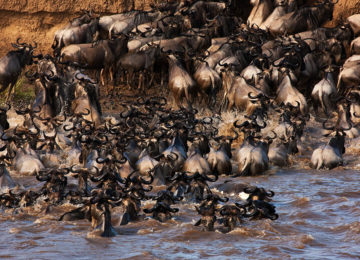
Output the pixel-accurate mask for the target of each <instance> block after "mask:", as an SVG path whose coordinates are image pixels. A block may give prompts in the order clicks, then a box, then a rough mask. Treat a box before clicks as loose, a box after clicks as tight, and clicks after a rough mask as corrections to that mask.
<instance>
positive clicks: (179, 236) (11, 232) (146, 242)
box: [0, 129, 360, 259]
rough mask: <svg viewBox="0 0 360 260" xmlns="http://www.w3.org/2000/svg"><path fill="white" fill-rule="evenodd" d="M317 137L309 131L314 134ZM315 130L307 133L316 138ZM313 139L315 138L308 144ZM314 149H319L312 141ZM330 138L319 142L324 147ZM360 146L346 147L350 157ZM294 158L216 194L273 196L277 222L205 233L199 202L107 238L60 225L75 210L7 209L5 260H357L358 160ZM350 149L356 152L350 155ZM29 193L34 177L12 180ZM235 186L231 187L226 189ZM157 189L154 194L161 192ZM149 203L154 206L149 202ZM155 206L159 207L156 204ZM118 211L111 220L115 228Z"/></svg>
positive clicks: (1, 245)
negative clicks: (325, 166)
mask: <svg viewBox="0 0 360 260" xmlns="http://www.w3.org/2000/svg"><path fill="white" fill-rule="evenodd" d="M310 130H311V129H310ZM310 130H309V129H308V130H307V132H306V133H305V137H306V135H309V133H311V131H310ZM309 140H310V139H309ZM309 140H308V144H310V145H311V144H312V145H316V144H315V142H314V140H315V139H312V140H310V141H309ZM323 141H325V139H321V140H317V142H323ZM357 144H359V141H358V140H356V139H354V140H347V148H348V150H347V151H350V152H351V151H352V150H351V149H353V148H354V147H356V146H358V145H357ZM306 147H307V146H305V148H304V151H303V154H302V155H297V156H295V157H294V158H293V163H292V165H291V167H290V168H277V167H272V168H271V169H270V170H269V171H267V172H266V174H264V175H261V176H256V177H238V178H231V177H221V178H219V180H218V181H217V182H216V183H212V184H211V187H212V190H213V191H214V192H218V193H219V194H221V193H222V194H223V196H227V197H229V198H230V202H236V201H240V197H239V193H238V192H237V188H236V187H237V186H238V185H239V184H250V185H256V186H260V187H264V188H266V189H270V190H273V191H274V192H275V197H274V198H273V202H272V203H273V204H274V205H275V206H276V211H277V213H278V214H279V218H278V219H277V220H275V221H272V220H269V219H265V220H248V219H245V220H244V222H243V223H242V224H241V225H238V227H237V228H236V229H235V230H233V231H231V232H230V233H222V232H221V228H219V227H216V231H215V232H207V231H203V230H202V229H201V228H200V227H195V226H194V223H195V222H196V221H197V220H198V219H199V215H198V214H197V213H196V211H195V208H194V204H193V203H186V202H180V203H179V204H177V205H176V207H178V208H180V211H179V213H175V214H174V218H173V219H172V220H170V221H168V222H166V223H160V222H158V221H156V220H153V219H151V218H145V219H143V220H141V221H138V222H135V223H130V224H128V225H126V226H116V227H115V229H116V231H117V232H118V235H117V236H116V237H113V238H101V237H100V236H99V234H97V233H96V232H92V231H91V227H90V223H89V222H88V221H87V220H82V221H73V222H65V221H64V222H59V221H58V218H59V216H60V215H61V214H62V213H64V212H66V211H68V210H70V209H73V208H74V206H71V205H61V206H57V207H52V208H48V209H47V207H46V204H45V203H44V204H42V203H39V204H38V205H37V206H35V207H31V208H21V209H16V210H2V212H1V214H0V232H1V236H0V258H17V259H50V258H53V257H61V258H76V259H88V258H93V259H119V258H121V259H199V258H213V259H271V258H274V259H287V258H302V259H335V258H337V259H357V258H359V256H360V246H359V243H360V186H359V182H360V171H359V170H357V169H358V168H359V163H360V160H359V159H358V157H357V155H356V153H349V154H345V156H344V159H345V162H346V164H345V166H343V167H339V168H336V169H334V170H331V171H328V170H322V171H315V170H311V169H310V168H309V167H308V166H307V165H308V158H309V156H310V155H311V150H307V148H306ZM349 147H350V148H349ZM12 175H13V177H14V179H15V180H16V181H17V182H19V183H20V184H22V185H23V186H24V187H27V186H28V187H29V186H33V185H40V184H39V183H38V182H37V181H36V180H35V177H33V176H30V177H23V176H19V175H17V174H16V173H12ZM227 180H230V182H227V183H226V184H224V182H226V181H227ZM160 189H161V188H157V189H155V191H156V190H160ZM146 203H148V202H146ZM151 203H153V202H151ZM116 218H117V217H116V212H114V214H113V221H116V220H117V219H116Z"/></svg>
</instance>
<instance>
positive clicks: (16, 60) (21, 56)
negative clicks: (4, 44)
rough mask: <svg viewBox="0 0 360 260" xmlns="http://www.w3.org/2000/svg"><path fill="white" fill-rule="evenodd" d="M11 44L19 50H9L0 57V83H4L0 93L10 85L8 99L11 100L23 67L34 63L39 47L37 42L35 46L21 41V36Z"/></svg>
mask: <svg viewBox="0 0 360 260" xmlns="http://www.w3.org/2000/svg"><path fill="white" fill-rule="evenodd" d="M11 45H12V46H13V47H14V48H16V49H17V50H15V51H10V52H8V54H6V56H5V57H2V58H1V59H0V84H1V85H2V88H0V93H1V92H3V91H5V90H6V88H7V87H9V91H8V95H7V98H6V101H9V99H10V95H11V91H12V89H13V87H14V86H15V83H16V82H17V80H18V78H19V76H20V74H21V72H22V69H23V68H24V67H25V66H26V65H31V64H32V62H33V58H34V57H35V56H33V52H34V49H35V48H36V47H37V44H36V42H35V46H32V45H31V44H26V43H20V38H18V39H17V40H16V43H12V44H11ZM9 85H10V86H9Z"/></svg>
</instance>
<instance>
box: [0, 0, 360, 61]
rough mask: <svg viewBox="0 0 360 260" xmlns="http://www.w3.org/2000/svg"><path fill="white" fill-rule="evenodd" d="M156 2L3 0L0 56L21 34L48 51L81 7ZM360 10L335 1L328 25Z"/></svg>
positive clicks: (108, 8)
mask: <svg viewBox="0 0 360 260" xmlns="http://www.w3.org/2000/svg"><path fill="white" fill-rule="evenodd" d="M234 1H236V0H234ZM249 1H250V0H246V1H244V2H243V1H240V0H238V2H236V4H235V5H236V6H237V7H242V6H243V5H245V6H246V5H248V2H249ZM154 2H155V3H156V2H160V0H123V1H118V0H97V1H93V0H51V1H48V0H0V35H1V39H2V40H1V41H0V57H1V56H3V55H4V54H6V53H7V52H8V51H9V50H10V49H12V47H11V45H10V43H11V42H15V41H16V39H17V38H18V37H21V38H22V39H23V40H24V41H26V42H30V41H32V40H36V41H37V42H38V44H39V50H41V51H42V52H43V53H47V52H49V51H50V46H51V43H52V41H53V35H54V32H55V31H56V30H58V29H59V28H61V27H63V26H64V25H65V24H66V23H67V22H68V21H69V20H70V19H72V18H74V17H75V16H77V15H78V14H79V13H80V12H81V10H84V9H86V10H89V9H92V10H94V11H95V12H96V13H99V14H112V13H119V12H123V11H126V10H130V9H132V8H135V9H145V10H146V9H149V6H150V3H154ZM307 2H314V1H313V0H310V1H307ZM240 3H241V4H240ZM244 9H245V11H244ZM238 10H239V15H246V13H247V8H238ZM358 12H360V2H359V1H357V0H351V1H348V0H339V2H338V3H337V4H336V5H335V9H334V20H333V21H332V22H330V23H328V25H329V26H333V25H334V24H336V23H338V22H339V21H341V20H343V19H345V18H346V17H347V16H349V15H351V14H354V13H358Z"/></svg>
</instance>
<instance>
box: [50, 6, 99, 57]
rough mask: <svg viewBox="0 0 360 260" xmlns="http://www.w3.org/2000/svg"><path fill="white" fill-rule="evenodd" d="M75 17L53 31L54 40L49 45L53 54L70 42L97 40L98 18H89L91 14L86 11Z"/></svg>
mask: <svg viewBox="0 0 360 260" xmlns="http://www.w3.org/2000/svg"><path fill="white" fill-rule="evenodd" d="M76 19H77V20H76ZM76 19H75V21H73V22H70V23H69V24H68V25H67V26H66V27H65V28H63V29H60V30H58V31H56V32H55V36H54V42H53V44H52V46H51V47H52V48H53V49H54V53H55V54H58V53H59V52H60V50H61V49H62V48H63V47H65V46H68V45H70V44H78V43H91V42H93V41H94V40H97V38H98V26H99V18H91V14H90V13H86V14H84V15H83V16H81V17H79V18H76ZM76 21H77V22H76Z"/></svg>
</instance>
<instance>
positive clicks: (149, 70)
mask: <svg viewBox="0 0 360 260" xmlns="http://www.w3.org/2000/svg"><path fill="white" fill-rule="evenodd" d="M305 2H306V1H302V0H298V1H295V0H257V1H256V0H255V1H253V0H251V1H250V4H251V6H252V8H251V11H250V13H249V15H248V17H247V19H243V18H241V17H240V16H239V15H237V13H236V10H237V9H238V8H241V2H240V1H235V0H229V1H221V0H219V1H179V2H167V3H165V2H164V3H159V4H154V5H152V6H151V10H148V11H144V10H135V9H134V10H130V11H128V12H123V13H118V14H113V15H103V14H101V13H95V12H94V11H92V10H85V11H83V12H82V13H81V14H79V16H78V17H76V18H74V19H73V20H71V21H69V22H68V24H67V25H66V26H65V27H63V28H62V29H60V30H58V31H56V32H55V34H54V38H53V44H52V45H51V49H52V51H51V52H49V53H46V54H44V53H41V52H40V51H38V49H37V47H38V44H37V42H36V39H35V40H34V41H33V42H24V41H23V40H22V39H21V38H20V37H19V38H17V40H16V41H15V42H12V43H9V45H11V46H12V48H13V50H12V51H10V52H8V53H7V54H6V56H4V57H2V58H1V59H0V83H1V88H0V92H1V96H2V101H3V105H2V106H1V107H0V136H1V140H0V158H1V161H0V191H1V192H0V209H1V212H2V213H1V214H2V217H1V221H2V222H4V223H6V222H7V221H10V218H11V219H12V221H14V219H18V220H20V219H28V221H32V222H34V223H45V222H46V223H47V225H51V226H52V228H53V229H56V228H59V227H64V226H65V227H67V226H68V225H71V226H72V227H73V228H71V233H76V232H80V234H81V236H85V237H87V238H91V239H95V240H96V239H101V238H102V237H106V238H109V237H111V238H112V239H116V237H122V236H123V237H124V236H125V237H129V236H130V235H137V236H138V238H136V241H137V239H141V236H146V235H147V234H148V233H151V232H156V233H159V234H158V235H159V237H160V239H161V233H162V232H167V233H168V234H167V235H165V236H170V235H169V234H171V229H174V230H176V232H182V231H179V230H181V229H186V231H184V232H185V233H190V234H188V235H185V234H183V235H182V236H181V235H180V236H179V238H180V240H190V241H191V240H192V239H196V240H197V239H200V237H203V236H204V237H206V236H209V237H211V238H212V239H218V240H220V241H221V240H222V241H223V242H224V243H225V244H226V245H227V246H229V244H231V243H232V242H231V241H232V240H235V239H236V240H239V237H240V238H241V239H240V240H246V239H247V240H249V241H247V242H246V243H247V244H249V243H257V239H259V240H261V239H262V237H263V236H268V238H267V239H268V240H271V239H274V238H275V237H279V239H280V240H284V239H286V238H284V237H282V238H281V233H282V232H285V233H287V235H289V233H291V231H284V230H282V229H281V226H282V223H284V222H286V225H287V228H288V229H291V228H293V229H294V227H293V226H294V225H295V226H296V225H298V224H297V222H296V221H295V220H294V216H297V218H296V219H297V221H298V222H299V221H300V220H299V216H301V217H300V219H301V221H305V222H306V219H307V216H308V215H310V216H309V218H310V219H311V220H312V221H314V219H313V218H316V217H314V216H311V211H313V210H314V208H313V207H315V206H313V207H311V203H312V198H311V195H310V193H311V192H310V191H306V192H305V191H304V190H305V187H306V189H309V187H308V185H310V183H311V181H309V178H312V177H311V176H321V177H318V178H320V179H321V180H318V181H316V180H312V181H313V184H316V185H317V184H318V183H317V182H319V183H320V182H322V183H321V185H322V186H321V192H322V193H321V194H319V193H316V194H315V195H313V196H314V199H315V200H316V199H317V198H316V197H318V196H324V197H326V196H332V193H339V192H341V191H342V190H346V191H347V192H349V194H343V195H342V196H341V198H343V199H344V200H347V202H348V204H349V205H351V210H353V211H349V212H351V213H349V214H350V215H352V217H353V219H356V218H357V220H356V221H355V220H354V221H353V222H352V223H345V224H346V225H353V226H352V227H350V228H349V229H351V228H352V229H356V230H357V231H353V232H355V234H356V235H355V236H356V239H357V240H356V241H360V236H359V234H360V232H359V230H360V224H359V216H360V210H359V201H356V199H358V198H359V197H360V196H359V195H360V193H359V190H358V188H357V187H354V183H353V182H355V180H356V178H358V173H359V172H357V171H356V167H359V164H360V161H358V160H357V152H358V151H359V150H358V149H359V145H358V144H359V138H360V137H359V136H360V128H359V125H358V124H359V122H360V119H359V118H360V92H359V91H360V88H359V84H360V75H359V73H358V70H359V69H360V68H359V62H358V61H359V60H360V56H359V54H360V47H359V46H360V44H359V39H358V38H357V36H358V35H359V34H360V15H358V14H355V15H352V16H349V17H347V18H344V19H343V21H342V23H340V24H338V25H336V26H333V27H324V26H323V25H324V23H326V22H328V21H330V20H332V18H333V9H334V6H335V5H336V4H337V1H336V0H335V1H332V0H320V1H318V2H316V3H315V2H314V3H310V4H309V3H305ZM20 78H25V79H26V81H27V82H29V84H30V85H31V86H32V90H33V92H34V95H35V97H34V99H33V100H32V101H31V102H30V103H29V104H23V103H21V102H20V104H19V103H18V102H16V101H15V100H14V96H15V95H16V93H15V92H16V84H17V82H18V81H19V80H20ZM349 169H350V172H351V174H352V175H353V178H354V180H353V182H352V183H350V184H349V183H346V182H344V183H342V184H341V185H340V186H336V187H335V188H334V187H333V185H334V184H333V183H331V182H332V181H334V179H335V181H334V182H335V183H336V182H338V180H337V179H336V178H338V175H340V176H341V178H343V177H344V175H345V174H346V172H347V171H348V170H349ZM301 171H306V172H307V175H306V176H305V177H304V179H305V180H301V175H302V174H303V173H301ZM284 172H285V173H286V174H284ZM289 172H291V174H289ZM295 175H297V176H295ZM326 175H329V176H328V178H329V180H328V181H325V180H326V178H327V177H326ZM314 178H315V177H314ZM270 179H271V180H270ZM285 179H286V181H285ZM302 181H304V183H303V184H301V182H302ZM284 183H285V184H284ZM316 185H315V186H316ZM294 186H298V187H294ZM290 187H292V188H290ZM310 188H311V187H310ZM284 189H286V190H284ZM339 190H341V191H339ZM316 192H320V191H316ZM325 193H326V194H327V195H326V194H325ZM279 194H280V196H279ZM324 194H325V195H324ZM291 196H295V197H296V198H297V199H296V200H295V201H293V202H291V203H290V204H291V205H292V207H293V208H290V207H289V205H287V204H288V203H289V202H288V200H289V198H287V197H291ZM347 196H349V197H350V198H347ZM279 197H280V198H279ZM317 203H318V202H317ZM326 203H328V202H326ZM332 203H338V204H339V203H340V202H339V201H337V202H336V201H335V198H334V201H332ZM296 204H302V205H300V208H297V206H298V205H296ZM304 204H306V205H305V206H304ZM348 204H346V203H345V205H342V206H341V205H340V207H339V208H338V209H334V208H332V211H335V210H336V211H337V210H339V211H341V210H345V211H348V210H350V209H348V208H347V207H350V206H349V205H348ZM303 206H304V207H303ZM317 207H319V206H318V205H317ZM323 207H326V206H325V205H324V206H323ZM315 208H316V207H315ZM341 208H342V209H341ZM290 210H291V212H290ZM324 210H326V209H324ZM332 211H330V212H328V213H327V214H332V213H331V212H332ZM297 214H301V215H297ZM289 218H290V219H291V220H289ZM318 218H321V215H319V216H318ZM284 219H286V221H285V220H284ZM334 219H336V218H334ZM329 221H330V220H329ZM332 221H338V220H337V219H336V220H332ZM339 221H345V220H339ZM295 222H296V223H295ZM315 222H316V221H315ZM79 223H81V224H79ZM289 223H292V225H290V224H289ZM339 224H340V223H339ZM21 225H23V223H22V224H21ZM79 225H80V227H79ZM273 225H276V227H277V228H273ZM301 225H302V227H303V226H306V224H304V223H303V224H301ZM308 225H309V226H310V225H313V224H308ZM317 225H318V226H321V225H325V224H324V223H318V224H317ZM328 225H329V224H328ZM354 225H355V227H354ZM151 226H156V227H157V228H156V231H154V229H153V228H151ZM76 227H79V229H80V230H81V231H76ZM290 227H291V228H290ZM29 228H30V227H29ZM323 228H326V227H325V226H324V227H323ZM150 229H151V230H152V231H150ZM164 229H166V231H164ZM299 229H300V228H299ZM304 229H306V228H304ZM14 230H19V231H14ZM6 232H8V233H10V234H11V233H22V231H21V229H17V228H15V227H14V228H13V229H12V232H9V231H6ZM184 232H183V233H184ZM194 232H196V235H193V233H194ZM293 232H295V231H293ZM302 232H303V233H302V235H299V237H297V238H295V239H294V242H293V243H295V244H296V245H295V246H294V248H296V250H300V249H302V248H306V247H309V248H312V247H315V248H316V250H319V249H318V248H321V244H324V243H327V242H326V240H324V241H321V239H319V241H317V239H315V238H314V237H315V236H316V235H315V234H310V235H309V234H308V233H307V232H310V231H304V230H302ZM304 232H305V235H304ZM212 233H215V235H209V234H212ZM268 233H272V234H271V235H269V234H268ZM325 233H326V232H325ZM194 234H195V233H194ZM261 234H262V235H261ZM274 234H275V235H274ZM353 234H354V233H353ZM173 235H174V234H173ZM76 236H79V235H78V233H76ZM187 236H189V237H188V238H186V237H187ZM294 236H297V235H294ZM349 236H350V235H349ZM126 239H128V238H126ZM167 239H168V238H167ZM250 240H251V242H250ZM261 241H262V242H261V243H263V244H264V243H265V242H264V240H261ZM210 242H211V241H207V243H210ZM134 243H137V242H135V241H134ZM238 243H239V244H240V245H241V242H238ZM269 243H270V242H269ZM283 243H285V242H284V241H283ZM265 244H266V243H265ZM299 244H301V245H299ZM319 244H320V245H319ZM220 245H221V244H218V246H220ZM207 247H208V246H207ZM207 247H205V248H206V249H204V250H207ZM317 247H318V248H317ZM244 248H245V245H244ZM349 248H351V249H352V250H353V248H352V247H351V246H349ZM189 250H190V249H189ZM191 250H195V249H194V248H192V249H191ZM191 250H190V251H191ZM219 250H220V249H219ZM278 250H279V251H280V253H279V252H277V253H276V254H278V255H277V256H289V257H292V256H294V257H305V258H307V257H309V256H311V255H306V254H301V253H299V252H291V250H290V249H289V250H285V249H284V250H283V249H278ZM294 250H295V249H294ZM314 250H315V249H314ZM316 250H315V251H316ZM352 250H350V251H351V252H353V251H352ZM310 251H311V250H310ZM340 251H341V250H340ZM340 251H339V252H340ZM170 252H171V250H170V251H168V254H170ZM244 252H245V251H237V252H236V251H234V252H233V253H231V255H230V258H232V257H235V256H239V255H242V254H244ZM339 252H336V253H335V252H333V254H334V255H337V254H340V253H339ZM353 253H354V254H355V255H358V254H356V253H355V251H354V252H353ZM224 254H225V253H224V252H222V253H221V254H220V253H219V254H217V255H214V256H218V257H219V256H225V255H224ZM349 254H350V255H349V256H350V258H351V256H353V255H351V253H349ZM196 255H197V254H196V253H195V252H193V256H196ZM210 255H212V254H210ZM270 255H271V254H269V255H262V254H258V256H259V257H260V258H265V257H266V258H267V257H269V256H270ZM330 255H331V254H330ZM177 256H178V257H180V258H188V257H189V256H191V253H189V255H188V254H183V255H181V254H178V255H177ZM197 256H198V257H201V256H202V255H201V254H200V255H197ZM204 256H205V255H204ZM314 256H315V257H316V256H317V257H319V255H316V253H314ZM152 257H154V258H157V257H159V256H157V255H156V254H155V255H151V258H152ZM167 257H169V255H167V256H166V255H162V256H160V258H167ZM252 257H255V255H252Z"/></svg>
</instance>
